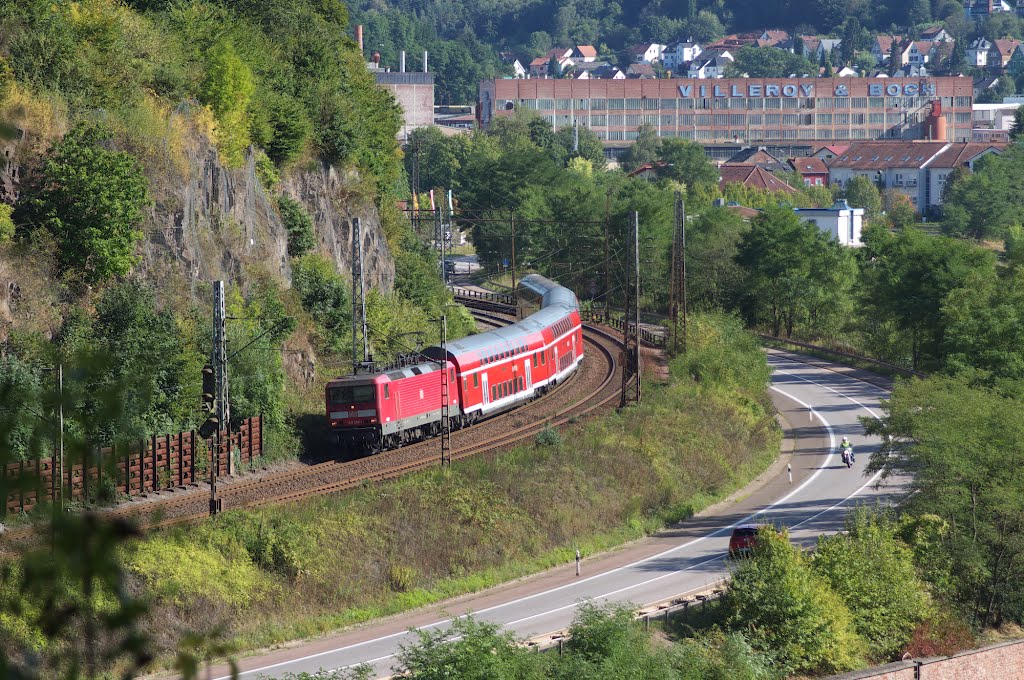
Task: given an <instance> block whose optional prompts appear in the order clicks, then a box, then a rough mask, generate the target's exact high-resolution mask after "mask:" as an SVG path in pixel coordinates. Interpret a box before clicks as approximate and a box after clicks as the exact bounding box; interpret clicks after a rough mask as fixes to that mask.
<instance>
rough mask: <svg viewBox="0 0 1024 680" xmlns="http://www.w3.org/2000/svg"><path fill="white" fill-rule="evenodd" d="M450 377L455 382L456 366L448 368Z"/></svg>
mask: <svg viewBox="0 0 1024 680" xmlns="http://www.w3.org/2000/svg"><path fill="white" fill-rule="evenodd" d="M448 379H449V380H451V381H452V382H455V369H454V368H449V369H448Z"/></svg>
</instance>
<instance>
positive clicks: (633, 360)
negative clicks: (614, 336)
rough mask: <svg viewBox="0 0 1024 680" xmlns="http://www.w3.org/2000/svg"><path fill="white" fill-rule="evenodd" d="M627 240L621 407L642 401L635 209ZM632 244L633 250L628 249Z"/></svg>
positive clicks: (637, 234)
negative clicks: (631, 230) (624, 360)
mask: <svg viewBox="0 0 1024 680" xmlns="http://www.w3.org/2000/svg"><path fill="white" fill-rule="evenodd" d="M627 244H628V245H627V248H626V250H627V257H626V286H625V292H626V310H625V314H624V315H623V318H622V348H623V354H624V356H625V359H626V365H625V366H624V367H623V369H622V396H621V399H620V401H619V407H620V408H621V407H624V406H625V405H626V404H627V403H629V402H630V401H635V402H637V403H639V402H640V215H639V213H637V212H636V211H634V212H633V238H632V239H628V240H627ZM630 246H631V247H632V249H633V252H632V254H630V253H629V252H628V251H629V249H630ZM630 267H632V269H633V271H632V272H630V271H629V270H630ZM630 375H633V376H635V377H636V383H635V384H634V386H633V389H632V390H630V388H629V378H630Z"/></svg>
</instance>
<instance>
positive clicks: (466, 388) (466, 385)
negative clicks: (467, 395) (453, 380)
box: [462, 378, 469, 392]
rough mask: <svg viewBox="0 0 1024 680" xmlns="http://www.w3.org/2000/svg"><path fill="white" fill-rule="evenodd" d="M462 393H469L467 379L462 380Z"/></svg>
mask: <svg viewBox="0 0 1024 680" xmlns="http://www.w3.org/2000/svg"><path fill="white" fill-rule="evenodd" d="M462 391H463V392H469V378H463V379H462Z"/></svg>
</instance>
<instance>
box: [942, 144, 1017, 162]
mask: <svg viewBox="0 0 1024 680" xmlns="http://www.w3.org/2000/svg"><path fill="white" fill-rule="evenodd" d="M1005 148H1006V144H1003V143H988V144H986V143H981V142H958V143H956V144H951V145H950V147H949V148H948V149H946V150H945V151H943V152H942V153H940V154H939V155H938V156H936V157H935V159H934V160H932V162H931V163H929V164H928V167H929V168H958V167H960V166H962V165H965V164H966V163H968V162H970V161H971V160H972V159H974V158H977V157H978V156H980V155H981V154H983V153H985V152H986V151H988V150H989V149H993V150H994V151H996V152H999V151H1002V150H1003V149H1005Z"/></svg>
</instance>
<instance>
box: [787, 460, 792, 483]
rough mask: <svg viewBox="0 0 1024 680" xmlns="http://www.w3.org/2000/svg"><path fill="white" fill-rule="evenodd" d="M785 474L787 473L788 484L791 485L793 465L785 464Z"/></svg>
mask: <svg viewBox="0 0 1024 680" xmlns="http://www.w3.org/2000/svg"><path fill="white" fill-rule="evenodd" d="M786 472H788V473H789V483H790V484H792V483H793V464H792V463H786Z"/></svg>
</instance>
